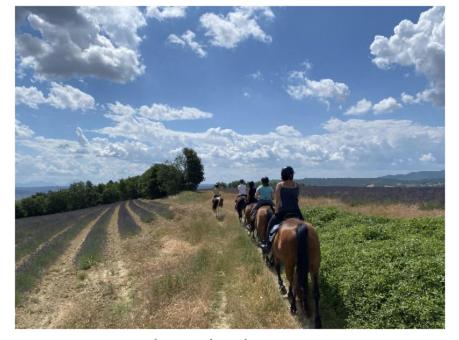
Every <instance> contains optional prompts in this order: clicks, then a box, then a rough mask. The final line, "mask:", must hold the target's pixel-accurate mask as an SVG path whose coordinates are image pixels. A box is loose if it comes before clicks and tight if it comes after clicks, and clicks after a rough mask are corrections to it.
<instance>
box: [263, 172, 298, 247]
mask: <svg viewBox="0 0 459 340" xmlns="http://www.w3.org/2000/svg"><path fill="white" fill-rule="evenodd" d="M294 173H295V172H294V171H293V168H292V167H291V166H287V167H285V168H283V169H282V171H281V179H282V181H281V182H279V183H277V185H276V190H275V191H274V198H275V200H276V205H275V207H274V212H275V214H274V215H273V216H272V217H271V219H270V220H269V223H268V232H267V233H266V238H267V239H265V242H264V243H263V244H262V249H263V251H264V252H269V251H270V249H271V243H270V242H269V236H268V235H269V232H270V231H271V229H272V227H273V226H275V225H276V224H280V223H281V222H282V221H283V220H284V219H285V218H286V217H288V218H291V217H296V218H299V219H301V220H303V215H302V214H301V211H300V207H299V206H298V196H299V191H300V190H299V186H298V184H296V183H295V182H294V181H293V175H294Z"/></svg>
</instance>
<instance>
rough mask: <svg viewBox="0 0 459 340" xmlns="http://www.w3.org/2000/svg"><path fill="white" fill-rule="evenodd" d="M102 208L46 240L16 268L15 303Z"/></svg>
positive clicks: (19, 301)
mask: <svg viewBox="0 0 459 340" xmlns="http://www.w3.org/2000/svg"><path fill="white" fill-rule="evenodd" d="M101 210H102V208H99V209H95V210H93V211H92V212H91V213H89V214H87V215H86V216H84V218H82V219H81V220H79V221H77V222H75V223H74V224H73V225H72V226H71V227H70V228H69V229H67V230H66V231H65V232H64V233H62V234H60V235H59V236H57V237H56V238H54V239H53V240H52V241H50V242H47V243H45V244H44V246H43V247H42V248H41V249H40V250H39V251H38V252H36V253H34V254H32V256H30V257H29V258H28V259H27V260H26V261H25V262H24V263H23V264H22V265H21V266H20V267H18V268H17V269H16V304H20V303H21V301H22V298H23V295H24V293H26V292H28V291H29V290H30V289H31V288H33V287H34V285H35V284H36V282H37V281H38V280H39V279H40V278H41V276H42V275H43V273H44V271H45V270H46V269H47V268H48V267H49V266H50V265H51V264H53V263H54V262H55V261H56V260H57V258H58V257H59V256H60V255H62V254H63V253H64V251H65V250H66V249H67V247H68V246H69V245H70V243H71V241H72V240H73V239H74V238H75V237H76V235H77V234H78V233H79V232H80V231H81V230H82V229H83V228H84V227H85V226H86V225H87V224H88V223H89V222H91V221H92V220H93V219H94V218H96V217H97V215H98V214H100V212H101Z"/></svg>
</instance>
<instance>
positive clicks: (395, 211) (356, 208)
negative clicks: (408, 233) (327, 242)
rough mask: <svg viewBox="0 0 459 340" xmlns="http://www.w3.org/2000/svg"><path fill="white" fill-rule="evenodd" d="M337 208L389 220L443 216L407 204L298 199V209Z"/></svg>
mask: <svg viewBox="0 0 459 340" xmlns="http://www.w3.org/2000/svg"><path fill="white" fill-rule="evenodd" d="M307 206H310V207H337V208H340V209H343V210H346V211H349V212H354V213H361V214H364V215H371V216H383V217H389V218H415V217H428V216H432V217H433V216H444V215H445V210H443V209H431V210H423V209H420V208H419V207H418V206H417V205H407V204H401V203H397V204H374V203H371V204H362V205H350V204H347V203H344V202H342V201H341V200H339V199H334V198H325V197H324V198H306V197H301V198H300V207H302V208H304V207H307Z"/></svg>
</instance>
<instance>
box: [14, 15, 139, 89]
mask: <svg viewBox="0 0 459 340" xmlns="http://www.w3.org/2000/svg"><path fill="white" fill-rule="evenodd" d="M16 17H17V18H19V19H22V21H20V22H18V23H17V34H16V54H17V56H18V59H19V68H18V72H21V71H22V70H24V69H32V70H33V71H34V75H35V77H36V78H38V79H47V80H56V79H57V80H63V79H69V78H83V77H88V76H89V77H97V78H102V79H109V80H112V81H114V82H119V83H126V82H128V81H131V80H133V79H135V78H136V77H138V76H139V75H141V74H143V73H144V70H145V66H144V65H143V64H142V62H141V58H140V55H139V53H138V50H137V48H138V45H139V44H140V42H141V41H142V38H141V37H140V36H139V35H138V30H139V29H141V28H142V27H143V26H145V25H146V21H145V18H144V16H143V14H142V13H141V12H140V11H139V10H138V8H137V7H107V6H104V7H70V6H65V7H47V6H42V7H17V8H16ZM22 26H29V27H30V29H31V30H33V31H34V34H31V33H28V32H25V33H23V32H22V31H23V30H22Z"/></svg>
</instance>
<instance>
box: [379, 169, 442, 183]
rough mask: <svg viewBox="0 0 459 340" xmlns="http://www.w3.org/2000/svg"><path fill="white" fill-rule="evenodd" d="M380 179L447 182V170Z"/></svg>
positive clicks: (389, 176) (418, 172)
mask: <svg viewBox="0 0 459 340" xmlns="http://www.w3.org/2000/svg"><path fill="white" fill-rule="evenodd" d="M379 178H387V179H395V180H401V181H423V180H443V181H444V180H445V170H441V171H417V172H410V173H408V174H405V175H387V176H382V177H379Z"/></svg>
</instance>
